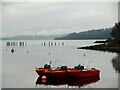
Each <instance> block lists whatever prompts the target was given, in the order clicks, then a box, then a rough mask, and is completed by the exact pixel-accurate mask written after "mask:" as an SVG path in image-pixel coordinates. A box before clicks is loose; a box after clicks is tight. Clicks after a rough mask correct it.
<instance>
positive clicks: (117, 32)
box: [111, 22, 120, 43]
mask: <svg viewBox="0 0 120 90" xmlns="http://www.w3.org/2000/svg"><path fill="white" fill-rule="evenodd" d="M111 34H112V37H113V38H114V40H115V42H117V43H120V22H118V23H115V26H114V27H113V28H112V33H111Z"/></svg>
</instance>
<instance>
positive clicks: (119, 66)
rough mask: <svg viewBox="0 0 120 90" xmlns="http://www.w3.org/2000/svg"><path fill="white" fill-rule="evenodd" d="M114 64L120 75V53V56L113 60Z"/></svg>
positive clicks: (119, 54)
mask: <svg viewBox="0 0 120 90" xmlns="http://www.w3.org/2000/svg"><path fill="white" fill-rule="evenodd" d="M112 64H113V67H114V69H115V70H116V71H117V72H118V73H120V53H118V54H117V55H116V57H114V58H113V59H112Z"/></svg>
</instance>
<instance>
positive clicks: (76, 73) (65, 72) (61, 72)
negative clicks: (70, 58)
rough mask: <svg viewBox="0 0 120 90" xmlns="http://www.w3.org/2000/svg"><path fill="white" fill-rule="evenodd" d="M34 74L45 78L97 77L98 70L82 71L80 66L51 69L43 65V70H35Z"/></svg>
mask: <svg viewBox="0 0 120 90" xmlns="http://www.w3.org/2000/svg"><path fill="white" fill-rule="evenodd" d="M36 72H37V74H38V75H39V76H47V77H52V76H53V77H93V76H99V74H100V70H98V69H96V68H91V69H84V66H81V65H80V64H79V65H78V66H75V67H74V68H68V67H67V66H61V67H57V68H56V69H54V70H53V69H51V66H50V65H47V64H45V65H44V68H36Z"/></svg>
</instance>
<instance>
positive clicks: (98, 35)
mask: <svg viewBox="0 0 120 90" xmlns="http://www.w3.org/2000/svg"><path fill="white" fill-rule="evenodd" d="M108 38H111V28H106V29H97V30H90V31H85V32H79V33H76V32H73V33H70V34H68V35H66V36H63V37H57V38H55V40H79V39H108Z"/></svg>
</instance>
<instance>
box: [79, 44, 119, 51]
mask: <svg viewBox="0 0 120 90" xmlns="http://www.w3.org/2000/svg"><path fill="white" fill-rule="evenodd" d="M78 49H87V50H98V51H108V52H116V53H120V44H113V43H104V44H99V45H92V46H85V47H78Z"/></svg>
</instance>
